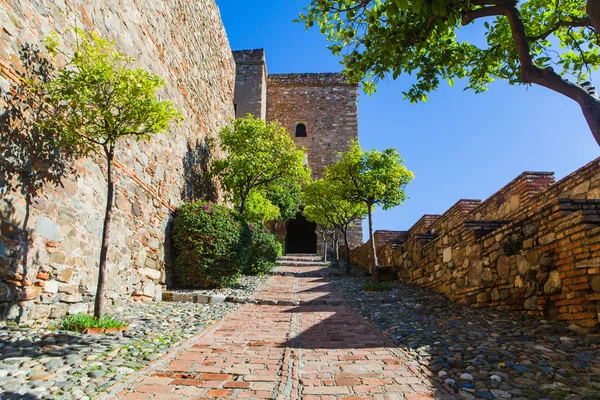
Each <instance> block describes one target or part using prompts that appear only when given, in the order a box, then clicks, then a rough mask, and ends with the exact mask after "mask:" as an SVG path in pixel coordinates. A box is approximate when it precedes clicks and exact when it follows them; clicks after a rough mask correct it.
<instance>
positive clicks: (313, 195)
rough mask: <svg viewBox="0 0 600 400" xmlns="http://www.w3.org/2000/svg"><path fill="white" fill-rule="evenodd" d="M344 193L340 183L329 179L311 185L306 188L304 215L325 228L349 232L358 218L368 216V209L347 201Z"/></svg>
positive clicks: (360, 204) (362, 205) (361, 204)
mask: <svg viewBox="0 0 600 400" xmlns="http://www.w3.org/2000/svg"><path fill="white" fill-rule="evenodd" d="M343 191H344V189H343V186H342V185H341V184H340V183H338V182H335V181H332V180H328V179H319V180H316V181H314V182H312V183H310V184H309V185H307V186H306V187H305V188H304V193H303V203H304V209H303V210H302V214H303V215H304V216H305V217H306V219H307V220H308V221H311V222H315V223H317V224H319V225H321V226H323V227H325V228H336V229H340V230H342V231H347V229H348V228H349V227H350V226H352V224H353V223H354V222H355V221H356V219H357V218H362V217H364V216H366V215H367V208H366V206H365V204H364V203H362V202H361V203H353V202H350V201H348V200H346V199H345V198H344V196H343V195H344V192H343Z"/></svg>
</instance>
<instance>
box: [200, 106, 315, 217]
mask: <svg viewBox="0 0 600 400" xmlns="http://www.w3.org/2000/svg"><path fill="white" fill-rule="evenodd" d="M219 139H220V143H219V145H220V147H221V148H222V149H223V150H224V151H225V152H226V153H227V157H226V158H224V159H219V160H214V161H213V163H212V166H211V173H212V174H213V175H214V176H216V177H218V178H219V180H220V181H221V183H222V186H223V187H224V188H225V190H226V192H227V195H228V197H229V200H230V201H232V202H233V203H234V204H235V205H236V208H237V209H238V211H240V212H242V213H243V215H244V218H247V219H248V220H253V221H265V220H272V219H277V218H289V217H290V216H294V215H295V214H296V212H297V211H298V209H299V206H300V202H301V196H300V193H301V188H302V185H304V184H305V183H307V182H308V181H309V179H310V170H309V169H308V168H307V167H306V165H305V164H304V150H303V149H300V150H298V149H296V145H295V144H294V142H293V141H292V139H291V138H290V137H289V135H288V133H287V132H286V130H285V128H283V127H281V126H280V125H278V124H277V123H275V122H266V121H263V120H261V119H259V118H254V117H253V116H252V115H250V114H248V115H247V116H246V117H244V118H238V119H236V120H235V121H234V122H233V127H230V126H226V127H224V128H223V129H222V130H221V133H220V137H219Z"/></svg>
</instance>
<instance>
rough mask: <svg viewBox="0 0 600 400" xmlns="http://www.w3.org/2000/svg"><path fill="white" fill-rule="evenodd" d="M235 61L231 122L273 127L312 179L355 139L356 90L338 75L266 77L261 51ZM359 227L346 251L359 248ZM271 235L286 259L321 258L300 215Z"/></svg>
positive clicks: (316, 241) (312, 234) (312, 232)
mask: <svg viewBox="0 0 600 400" xmlns="http://www.w3.org/2000/svg"><path fill="white" fill-rule="evenodd" d="M233 55H234V59H235V61H236V80H235V96H234V103H235V109H236V116H237V117H242V116H244V115H246V113H251V114H253V115H254V116H255V117H256V116H260V118H263V119H267V120H269V121H279V123H280V124H281V125H283V126H284V127H285V128H286V129H287V131H288V133H289V134H290V137H291V138H292V139H293V140H294V143H296V145H297V146H298V147H299V148H300V147H305V148H306V153H307V156H308V158H307V163H308V166H309V167H310V168H311V170H312V173H313V178H314V179H318V178H321V177H322V174H323V170H324V168H325V167H326V166H327V165H329V164H331V163H333V162H335V160H336V158H337V154H338V152H344V151H346V150H347V149H348V147H349V146H350V142H351V140H352V139H358V115H357V97H358V86H357V85H352V84H349V83H348V81H347V80H346V78H345V77H344V75H342V74H341V73H314V74H271V75H269V74H267V68H266V59H265V53H264V50H263V49H258V50H241V51H234V52H233ZM361 222H362V221H359V222H358V223H357V224H356V226H355V227H354V228H352V229H351V232H350V238H349V239H350V246H352V247H353V246H357V245H360V244H362V239H363V238H362V223H361ZM277 234H278V236H279V238H280V240H281V241H282V242H283V243H284V251H285V252H286V253H318V254H320V255H322V254H323V251H324V249H323V245H322V239H321V238H320V237H318V234H316V232H315V225H314V224H311V223H309V222H307V221H306V220H305V219H304V217H303V216H302V215H300V214H299V215H298V216H297V218H296V219H295V220H291V221H287V222H286V223H285V224H278V226H277Z"/></svg>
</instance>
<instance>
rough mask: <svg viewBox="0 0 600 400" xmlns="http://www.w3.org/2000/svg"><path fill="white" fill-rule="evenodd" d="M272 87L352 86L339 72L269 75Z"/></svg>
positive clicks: (356, 85)
mask: <svg viewBox="0 0 600 400" xmlns="http://www.w3.org/2000/svg"><path fill="white" fill-rule="evenodd" d="M268 80H269V85H272V86H354V87H358V84H352V83H350V82H348V78H346V76H345V75H344V74H343V73H341V72H318V73H305V74H269V75H268Z"/></svg>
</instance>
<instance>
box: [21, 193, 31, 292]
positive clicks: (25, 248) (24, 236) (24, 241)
mask: <svg viewBox="0 0 600 400" xmlns="http://www.w3.org/2000/svg"><path fill="white" fill-rule="evenodd" d="M30 215H31V194H29V193H27V194H26V195H25V218H23V228H22V230H21V233H20V235H19V236H20V238H19V242H20V243H19V245H20V246H21V251H22V252H23V253H22V254H23V258H22V260H23V287H24V286H25V280H27V272H28V271H27V261H28V260H27V259H28V258H29V230H28V226H29V216H30Z"/></svg>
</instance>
